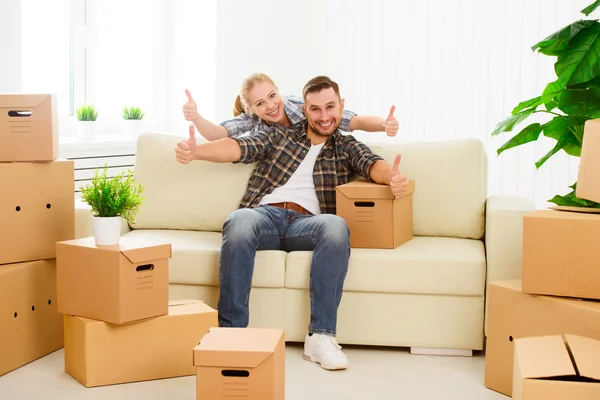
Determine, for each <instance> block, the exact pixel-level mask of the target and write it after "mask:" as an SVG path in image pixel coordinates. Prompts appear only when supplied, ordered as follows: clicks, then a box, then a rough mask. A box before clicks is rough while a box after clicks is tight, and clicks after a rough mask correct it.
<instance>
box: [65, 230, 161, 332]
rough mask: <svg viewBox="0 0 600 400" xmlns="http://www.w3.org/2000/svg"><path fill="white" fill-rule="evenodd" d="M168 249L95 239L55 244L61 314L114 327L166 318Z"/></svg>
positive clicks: (130, 239)
mask: <svg viewBox="0 0 600 400" xmlns="http://www.w3.org/2000/svg"><path fill="white" fill-rule="evenodd" d="M169 258H171V245H170V244H150V243H147V242H145V241H138V240H136V239H132V238H127V237H122V238H121V239H120V243H119V244H118V245H115V246H96V243H95V241H94V238H93V237H88V238H84V239H76V240H70V241H65V242H59V243H57V244H56V262H57V289H58V311H59V312H60V313H63V314H70V315H77V316H80V317H87V318H91V319H95V320H99V321H104V322H110V323H113V324H126V323H129V322H135V321H140V320H143V319H146V318H152V317H157V316H160V315H166V314H167V312H168V304H169Z"/></svg>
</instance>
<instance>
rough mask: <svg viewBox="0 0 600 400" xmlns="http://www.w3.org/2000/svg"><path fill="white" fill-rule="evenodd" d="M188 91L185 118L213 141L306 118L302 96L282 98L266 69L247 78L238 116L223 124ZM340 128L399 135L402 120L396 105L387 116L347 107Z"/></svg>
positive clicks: (238, 101)
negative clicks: (203, 112) (209, 115)
mask: <svg viewBox="0 0 600 400" xmlns="http://www.w3.org/2000/svg"><path fill="white" fill-rule="evenodd" d="M185 94H186V95H187V98H188V101H187V102H186V103H185V104H184V105H183V115H184V117H185V119H186V120H187V121H192V122H193V123H194V126H196V129H197V130H198V132H200V134H201V135H202V136H203V137H205V138H206V139H207V140H209V141H213V140H217V139H222V138H226V137H230V136H239V135H242V134H245V133H252V132H260V131H264V130H266V129H268V128H269V126H270V125H273V124H278V125H281V126H282V127H285V128H291V127H292V126H293V125H295V124H297V123H299V122H302V121H304V120H305V119H306V116H305V115H304V112H303V111H302V103H303V102H302V99H301V98H298V97H294V96H287V97H283V98H282V97H281V96H280V94H279V91H278V89H277V86H275V83H274V82H273V80H272V79H271V78H269V76H267V75H265V74H262V73H255V74H252V75H250V76H249V77H247V78H246V79H244V81H243V82H242V87H241V90H240V94H239V95H238V96H237V97H236V99H235V104H234V107H233V115H234V116H235V118H233V119H230V120H228V121H224V122H222V123H221V124H220V125H215V124H213V123H212V122H210V121H207V120H206V119H204V118H203V117H202V116H201V115H200V114H199V113H198V110H197V107H196V102H195V101H194V99H193V98H192V95H191V93H190V92H189V90H186V91H185ZM339 129H340V130H342V131H346V132H351V131H353V130H361V131H366V132H383V131H385V132H386V134H387V135H388V136H395V135H396V133H397V132H398V121H397V120H396V118H394V106H392V108H391V110H390V114H389V116H388V117H387V119H385V120H384V119H383V118H380V117H375V116H360V115H356V114H355V113H353V112H352V111H348V110H344V113H343V115H342V120H341V121H340V126H339Z"/></svg>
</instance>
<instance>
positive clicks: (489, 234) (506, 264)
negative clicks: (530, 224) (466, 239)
mask: <svg viewBox="0 0 600 400" xmlns="http://www.w3.org/2000/svg"><path fill="white" fill-rule="evenodd" d="M534 210H535V207H534V205H533V203H532V202H531V201H529V200H527V199H526V198H524V197H516V196H491V197H489V198H488V200H487V203H486V211H485V214H486V215H485V249H486V255H487V256H486V257H487V274H486V275H487V277H486V283H489V282H494V281H502V280H508V279H520V278H521V257H522V253H523V216H524V215H525V214H528V213H530V212H532V211H534Z"/></svg>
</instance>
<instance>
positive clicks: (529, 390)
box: [512, 335, 600, 400]
mask: <svg viewBox="0 0 600 400" xmlns="http://www.w3.org/2000/svg"><path fill="white" fill-rule="evenodd" d="M599 379H600V341H597V340H594V339H590V338H586V337H582V336H577V335H564V336H563V335H554V336H538V337H528V338H521V339H515V357H514V379H513V390H512V393H513V399H515V400H536V399H544V400H562V399H580V400H583V399H589V400H595V399H600V380H599Z"/></svg>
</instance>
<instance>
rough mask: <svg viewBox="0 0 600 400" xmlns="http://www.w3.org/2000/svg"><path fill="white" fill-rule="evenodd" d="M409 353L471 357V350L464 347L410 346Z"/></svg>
mask: <svg viewBox="0 0 600 400" xmlns="http://www.w3.org/2000/svg"><path fill="white" fill-rule="evenodd" d="M410 354H415V355H425V356H450V357H472V356H473V350H464V349H434V348H429V347H411V348H410Z"/></svg>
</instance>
